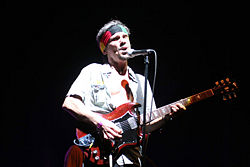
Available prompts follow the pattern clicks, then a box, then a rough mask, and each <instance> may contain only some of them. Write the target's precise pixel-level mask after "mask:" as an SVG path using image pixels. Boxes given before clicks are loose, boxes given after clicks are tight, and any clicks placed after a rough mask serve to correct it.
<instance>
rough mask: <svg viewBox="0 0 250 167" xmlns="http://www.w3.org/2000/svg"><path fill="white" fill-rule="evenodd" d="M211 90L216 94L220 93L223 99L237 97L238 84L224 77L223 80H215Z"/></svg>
mask: <svg viewBox="0 0 250 167" xmlns="http://www.w3.org/2000/svg"><path fill="white" fill-rule="evenodd" d="M213 91H214V93H216V94H222V95H223V100H231V99H233V98H236V97H237V95H236V92H237V91H238V86H237V84H236V82H231V81H230V79H229V78H226V79H225V80H220V81H217V82H215V87H214V88H213Z"/></svg>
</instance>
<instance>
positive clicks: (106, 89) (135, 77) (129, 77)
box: [63, 20, 185, 166]
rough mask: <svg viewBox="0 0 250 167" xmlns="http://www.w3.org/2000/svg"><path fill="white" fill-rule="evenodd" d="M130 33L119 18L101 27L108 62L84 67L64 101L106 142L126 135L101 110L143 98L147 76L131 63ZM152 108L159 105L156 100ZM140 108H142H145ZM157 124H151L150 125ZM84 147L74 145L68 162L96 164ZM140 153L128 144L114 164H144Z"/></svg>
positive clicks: (100, 40) (100, 42)
mask: <svg viewBox="0 0 250 167" xmlns="http://www.w3.org/2000/svg"><path fill="white" fill-rule="evenodd" d="M129 35H130V32H129V29H128V28H127V27H126V26H125V25H124V24H123V23H121V22H120V21H118V20H112V21H110V22H108V23H107V24H105V25H104V26H103V27H102V28H101V29H100V31H99V32H98V34H97V37H96V39H97V42H98V45H99V47H100V50H101V52H102V54H103V55H104V58H105V59H106V63H104V64H90V65H88V66H86V67H84V68H83V69H82V71H81V73H80V75H79V76H78V77H77V79H76V80H75V82H74V83H73V84H72V86H71V88H70V90H69V92H68V94H67V96H66V98H65V101H64V103H63V109H65V110H66V111H68V112H69V113H70V114H71V115H72V116H74V118H76V120H77V121H79V122H80V124H81V126H82V127H85V129H88V130H90V129H91V130H92V131H95V130H96V131H98V132H101V134H102V135H101V136H103V138H104V140H100V141H103V142H105V141H109V140H112V139H117V138H122V135H123V130H122V129H121V128H120V127H118V126H117V125H116V124H115V123H113V122H112V121H109V120H108V119H105V118H103V117H102V116H101V115H100V114H98V113H101V114H107V113H111V112H112V111H113V110H115V109H116V108H117V107H118V106H121V105H122V104H125V103H128V102H140V103H142V102H143V100H142V99H143V91H142V90H144V89H143V88H144V77H143V76H142V75H139V74H135V73H134V72H133V71H132V69H131V68H130V67H129V66H128V58H129V57H130V56H129V55H128V53H127V52H128V50H129V49H131V44H130V40H129ZM147 84H148V97H147V107H146V111H147V112H149V111H150V108H151V106H150V105H151V100H152V91H151V89H150V86H149V83H147ZM152 108H153V109H155V108H156V107H155V103H154V101H153V107H152ZM179 109H185V107H184V106H183V105H181V104H179V103H178V104H176V105H173V106H172V110H173V111H177V110H179ZM139 110H140V112H141V108H140V109H139ZM161 123H162V121H154V125H157V124H159V125H161ZM157 126H158V125H157ZM157 126H152V125H150V126H148V129H150V127H154V128H155V127H157ZM86 127H87V128H86ZM91 130H90V131H91ZM152 130H153V129H152ZM76 143H77V142H76ZM91 146H92V145H91ZM91 146H89V147H91ZM84 149H85V148H84V147H81V146H80V147H78V146H76V145H74V146H72V147H70V149H69V150H68V153H67V154H66V157H65V166H82V163H83V162H84V164H85V166H86V164H87V165H88V166H94V164H93V163H92V162H90V161H88V160H87V159H84V156H83V153H82V151H83V150H84ZM140 157H141V154H140V149H139V144H136V145H134V146H129V147H124V148H123V149H122V150H121V152H120V153H119V156H118V157H117V158H116V159H115V160H113V161H114V166H129V165H130V166H140V164H141V162H140Z"/></svg>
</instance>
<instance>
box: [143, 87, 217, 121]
mask: <svg viewBox="0 0 250 167" xmlns="http://www.w3.org/2000/svg"><path fill="white" fill-rule="evenodd" d="M213 95H214V92H213V89H208V90H205V91H203V92H200V93H198V94H195V95H192V96H189V97H187V98H184V99H181V100H179V101H176V102H173V103H171V104H168V105H165V106H163V107H160V108H158V109H156V110H154V111H152V113H149V112H148V113H147V114H146V123H149V122H151V121H153V120H155V119H158V118H164V117H166V116H167V115H168V114H169V113H171V112H172V110H171V105H174V104H176V103H181V104H182V105H184V106H185V107H186V106H189V105H191V104H193V103H196V102H199V101H201V100H205V99H207V98H209V97H212V96H213ZM140 120H141V121H140V123H141V125H142V123H143V115H140Z"/></svg>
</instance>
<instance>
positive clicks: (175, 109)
mask: <svg viewBox="0 0 250 167" xmlns="http://www.w3.org/2000/svg"><path fill="white" fill-rule="evenodd" d="M171 109H172V110H173V111H174V112H177V111H178V110H179V108H178V107H177V106H176V105H172V106H171Z"/></svg>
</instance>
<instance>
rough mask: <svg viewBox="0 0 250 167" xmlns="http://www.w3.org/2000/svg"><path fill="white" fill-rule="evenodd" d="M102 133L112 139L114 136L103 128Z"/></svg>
mask: <svg viewBox="0 0 250 167" xmlns="http://www.w3.org/2000/svg"><path fill="white" fill-rule="evenodd" d="M103 134H104V138H105V139H114V136H113V135H112V134H111V133H109V132H108V131H105V130H104V131H103Z"/></svg>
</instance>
